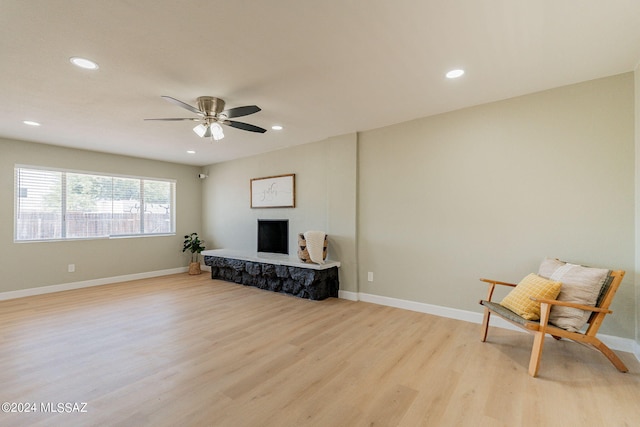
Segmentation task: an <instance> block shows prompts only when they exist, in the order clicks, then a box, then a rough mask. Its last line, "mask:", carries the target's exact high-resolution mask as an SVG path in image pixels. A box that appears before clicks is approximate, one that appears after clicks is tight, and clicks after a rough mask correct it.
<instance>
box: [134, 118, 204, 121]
mask: <svg viewBox="0 0 640 427" xmlns="http://www.w3.org/2000/svg"><path fill="white" fill-rule="evenodd" d="M145 120H163V121H168V122H177V121H180V120H191V121H194V122H197V121H200V119H196V118H180V119H178V118H175V119H174V118H170V119H145Z"/></svg>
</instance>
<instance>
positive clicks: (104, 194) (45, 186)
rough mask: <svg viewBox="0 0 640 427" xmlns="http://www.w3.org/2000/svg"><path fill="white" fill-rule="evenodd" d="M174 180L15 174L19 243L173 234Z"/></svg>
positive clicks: (27, 170)
mask: <svg viewBox="0 0 640 427" xmlns="http://www.w3.org/2000/svg"><path fill="white" fill-rule="evenodd" d="M175 188H176V184H175V181H173V180H160V179H151V178H139V177H128V176H108V175H100V174H95V173H84V172H75V171H65V170H52V169H38V168H34V167H23V166H16V168H15V191H14V193H15V228H14V230H15V241H41V240H61V239H94V238H106V237H121V236H140V235H154V234H173V233H175V213H174V211H175Z"/></svg>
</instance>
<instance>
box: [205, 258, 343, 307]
mask: <svg viewBox="0 0 640 427" xmlns="http://www.w3.org/2000/svg"><path fill="white" fill-rule="evenodd" d="M218 251H219V252H218V253H215V252H216V251H204V252H203V255H204V263H205V264H206V265H208V266H210V267H211V278H212V279H220V280H226V281H229V282H235V283H239V284H243V285H247V286H255V287H257V288H260V289H266V290H269V291H273V292H283V293H287V294H290V295H294V296H297V297H300V298H308V299H312V300H323V299H325V298H329V297H335V298H337V297H338V288H339V278H338V267H339V266H340V263H337V262H329V263H327V264H325V265H317V264H304V263H302V262H300V261H296V259H294V258H292V257H289V256H288V255H284V256H280V255H267V256H264V255H263V256H258V255H256V254H246V255H237V254H235V255H236V256H235V257H234V254H229V253H224V251H220V250H218ZM211 253H215V254H211ZM221 255H222V256H221ZM291 264H294V265H291Z"/></svg>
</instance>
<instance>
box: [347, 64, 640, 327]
mask: <svg viewBox="0 0 640 427" xmlns="http://www.w3.org/2000/svg"><path fill="white" fill-rule="evenodd" d="M633 84H634V77H633V73H626V74H622V75H618V76H613V77H609V78H604V79H599V80H594V81H590V82H584V83H580V84H576V85H571V86H566V87H561V88H557V89H552V90H548V91H544V92H540V93H535V94H531V95H526V96H522V97H518V98H513V99H508V100H505V101H500V102H495V103H491V104H485V105H481V106H478V107H474V108H468V109H464V110H460V111H454V112H451V113H446V114H442V115H438V116H433V117H427V118H423V119H418V120H414V121H411V122H407V123H401V124H398V125H394V126H389V127H385V128H381V129H375V130H371V131H367V132H362V133H361V134H359V141H358V158H359V163H358V171H359V173H358V183H359V185H358V236H359V238H358V261H359V262H358V268H359V274H358V277H359V291H360V292H362V293H365V294H370V295H377V296H383V297H390V298H398V299H401V300H408V301H415V302H419V303H427V304H433V305H438V306H442V307H450V308H457V309H462V310H469V311H475V312H480V307H479V306H478V304H477V301H478V300H479V299H480V298H482V297H484V295H485V292H486V288H485V287H484V286H482V285H481V283H480V282H479V281H478V279H479V278H480V277H490V278H496V279H499V280H505V281H512V282H516V283H517V282H518V281H519V280H520V279H522V277H524V276H525V275H526V274H528V273H530V272H534V271H537V266H538V264H539V263H540V260H541V259H542V258H544V257H545V256H550V257H558V258H561V259H565V260H567V261H571V262H576V263H582V264H586V265H593V266H602V267H610V268H616V269H624V270H626V271H627V272H628V275H627V277H626V278H625V280H624V282H623V284H622V286H621V288H620V290H619V292H618V296H617V297H616V299H615V301H614V304H613V306H612V309H613V310H614V314H613V316H610V317H609V318H608V319H607V321H606V322H605V323H604V325H603V326H602V328H601V332H602V333H604V334H611V335H616V336H619V337H623V338H633V337H635V334H636V320H635V319H636V309H635V305H636V296H635V290H634V285H635V283H636V282H637V280H635V277H634V276H635V274H634V273H635V250H634V248H635V238H634V234H635V218H634V195H635V190H634V163H635V162H634V94H633V93H634V92H633ZM368 272H373V273H374V281H372V282H369V281H367V273H368ZM496 296H497V297H501V295H496Z"/></svg>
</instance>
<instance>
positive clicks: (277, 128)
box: [271, 125, 282, 130]
mask: <svg viewBox="0 0 640 427" xmlns="http://www.w3.org/2000/svg"><path fill="white" fill-rule="evenodd" d="M271 129H273V130H282V126H280V125H273V126H271Z"/></svg>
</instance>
